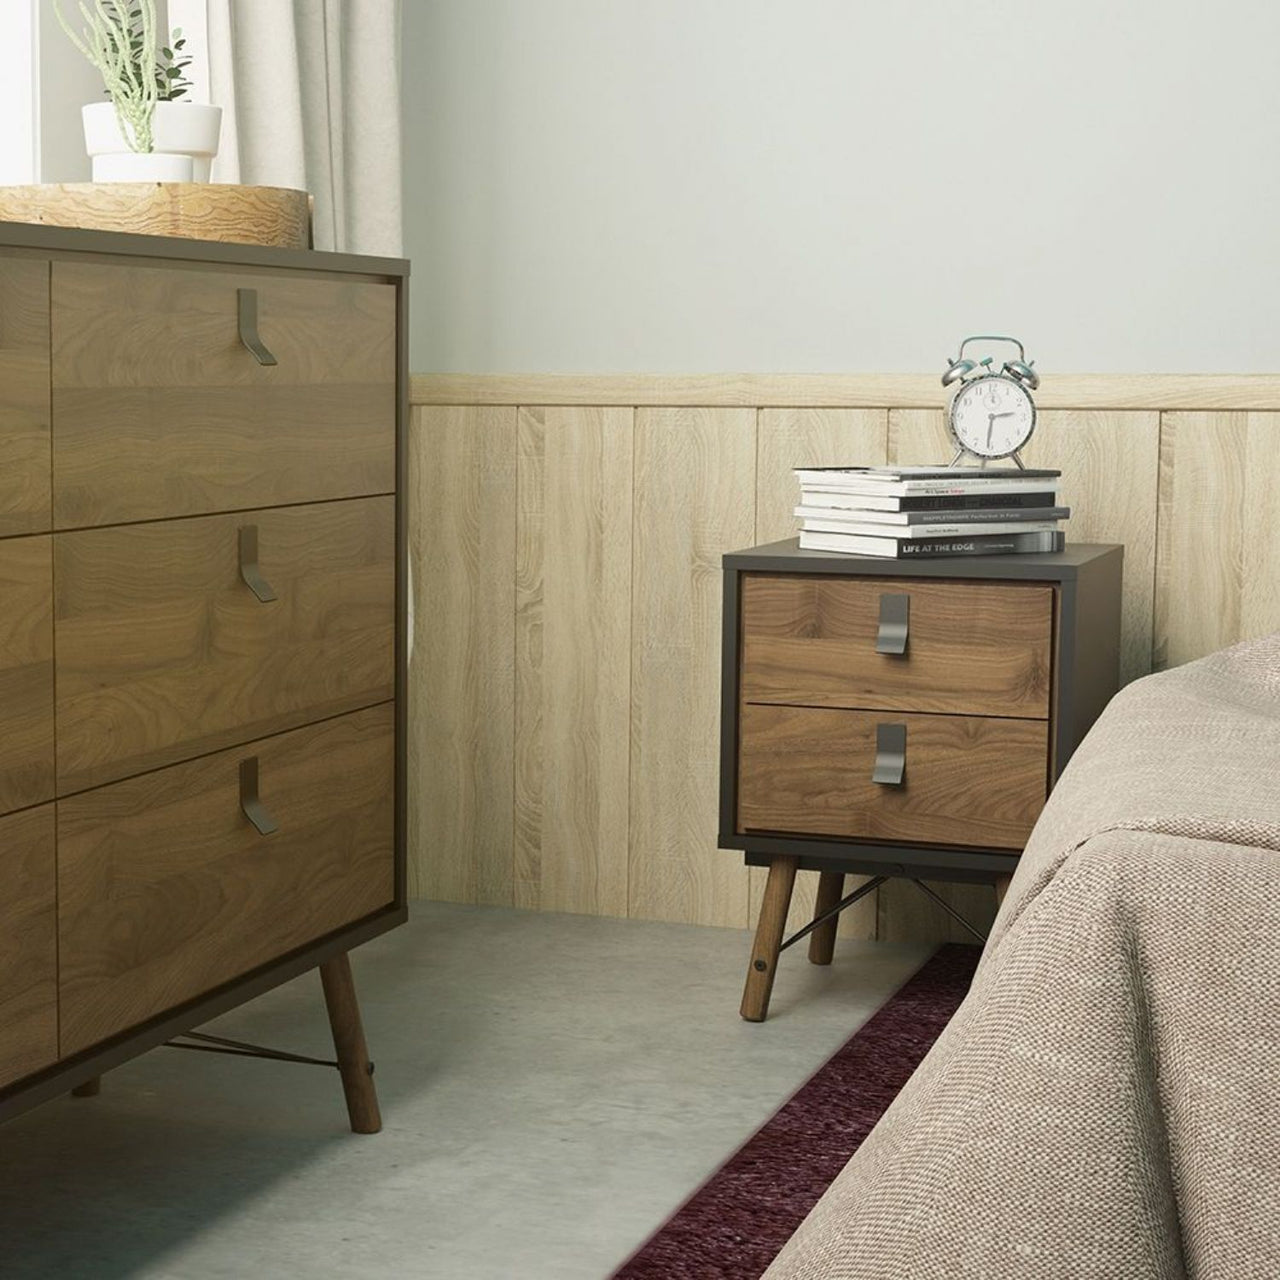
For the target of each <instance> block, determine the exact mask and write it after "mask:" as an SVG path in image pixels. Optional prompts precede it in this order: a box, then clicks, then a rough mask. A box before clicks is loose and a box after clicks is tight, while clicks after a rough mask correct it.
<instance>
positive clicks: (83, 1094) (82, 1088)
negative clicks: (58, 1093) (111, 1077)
mask: <svg viewBox="0 0 1280 1280" xmlns="http://www.w3.org/2000/svg"><path fill="white" fill-rule="evenodd" d="M101 1092H102V1077H101V1076H94V1077H93V1079H92V1080H86V1081H85V1082H84V1084H78V1085H76V1087H75V1088H74V1089H72V1090H71V1096H72V1097H73V1098H96V1097H97V1096H98V1094H100V1093H101Z"/></svg>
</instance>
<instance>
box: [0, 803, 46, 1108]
mask: <svg viewBox="0 0 1280 1280" xmlns="http://www.w3.org/2000/svg"><path fill="white" fill-rule="evenodd" d="M53 840H54V819H53V805H51V804H46V805H42V806H41V807H40V808H38V809H27V810H25V811H23V812H22V813H11V814H9V815H8V817H5V818H0V1089H3V1088H4V1086H5V1085H7V1084H11V1083H12V1082H13V1081H14V1080H18V1079H21V1077H23V1076H26V1075H30V1074H31V1073H32V1072H33V1071H39V1070H40V1068H41V1067H46V1066H48V1065H49V1064H50V1063H53V1062H56V1061H57V1058H58V990H57V979H58V949H57V948H58V927H57V918H56V915H55V909H54V904H55V901H56V898H55V894H56V892H57V884H56V878H55V872H54V846H53Z"/></svg>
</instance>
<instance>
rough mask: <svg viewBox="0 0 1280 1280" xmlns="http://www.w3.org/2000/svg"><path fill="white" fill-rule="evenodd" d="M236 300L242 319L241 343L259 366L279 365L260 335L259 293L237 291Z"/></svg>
mask: <svg viewBox="0 0 1280 1280" xmlns="http://www.w3.org/2000/svg"><path fill="white" fill-rule="evenodd" d="M236 300H237V306H238V309H239V317H240V341H241V342H242V343H244V345H245V347H246V349H247V350H248V351H249V352H250V354H251V355H252V356H253V358H254V359H255V360H256V361H257V362H258V363H259V364H278V363H279V362H278V361H277V360H276V358H275V356H273V355H272V354H271V352H270V350H269V349H268V347H267V344H266V343H265V342H263V340H262V338H261V337H260V336H259V335H258V291H257V289H237V290H236Z"/></svg>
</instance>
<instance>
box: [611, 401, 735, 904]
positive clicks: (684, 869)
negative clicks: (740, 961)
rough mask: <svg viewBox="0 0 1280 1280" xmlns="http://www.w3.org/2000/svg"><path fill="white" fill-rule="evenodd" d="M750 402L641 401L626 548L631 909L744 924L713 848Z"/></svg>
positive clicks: (729, 867) (727, 867) (722, 860)
mask: <svg viewBox="0 0 1280 1280" xmlns="http://www.w3.org/2000/svg"><path fill="white" fill-rule="evenodd" d="M755 420H756V415H755V411H754V410H752V409H641V410H640V411H639V412H638V413H637V414H636V425H635V433H636V438H635V527H634V531H633V542H632V553H633V570H632V660H631V753H632V754H631V850H630V853H631V878H630V903H631V914H632V915H633V916H640V917H643V918H646V919H657V920H678V921H687V922H690V923H697V924H721V925H733V926H736V927H738V928H744V927H745V926H746V924H747V919H748V912H747V889H748V881H747V875H746V872H745V870H744V869H743V867H742V865H741V861H740V860H739V859H735V858H734V857H733V856H732V855H730V854H726V853H722V852H719V851H718V850H717V849H716V834H717V825H718V794H719V782H720V765H719V728H720V726H719V722H720V638H721V636H720V622H721V589H722V575H721V567H720V557H721V556H722V555H723V554H724V552H726V551H731V550H734V549H735V548H738V547H742V546H746V545H748V544H749V543H750V542H751V539H752V538H753V536H754V534H755V489H756V431H755V425H756V421H755Z"/></svg>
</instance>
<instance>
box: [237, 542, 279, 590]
mask: <svg viewBox="0 0 1280 1280" xmlns="http://www.w3.org/2000/svg"><path fill="white" fill-rule="evenodd" d="M240 579H241V581H242V582H243V583H244V585H245V586H246V587H248V588H249V590H250V591H252V592H253V594H254V595H255V596H257V597H258V599H259V600H261V601H262V603H263V604H270V603H271V601H272V600H274V599H276V593H275V589H274V588H273V587H272V585H271V583H269V582H268V581H267V580H266V578H264V577H263V576H262V570H261V569H260V568H258V526H257V525H256V524H245V525H241V526H240Z"/></svg>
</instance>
